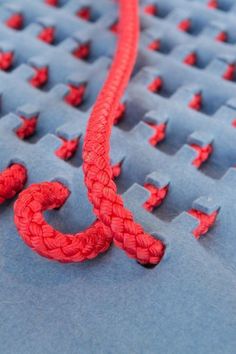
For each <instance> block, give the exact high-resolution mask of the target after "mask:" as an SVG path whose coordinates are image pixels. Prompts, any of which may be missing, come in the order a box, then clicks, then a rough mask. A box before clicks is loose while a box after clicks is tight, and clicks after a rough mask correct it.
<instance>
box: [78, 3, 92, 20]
mask: <svg viewBox="0 0 236 354" xmlns="http://www.w3.org/2000/svg"><path fill="white" fill-rule="evenodd" d="M76 16H78V17H80V18H82V19H83V20H85V21H89V20H90V19H91V11H90V8H89V7H87V6H86V7H82V8H81V9H80V10H79V11H77V12H76Z"/></svg>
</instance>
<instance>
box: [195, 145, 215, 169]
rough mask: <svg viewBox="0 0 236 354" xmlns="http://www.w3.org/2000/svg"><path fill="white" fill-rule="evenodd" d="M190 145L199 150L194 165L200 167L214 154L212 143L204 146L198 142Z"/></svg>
mask: <svg viewBox="0 0 236 354" xmlns="http://www.w3.org/2000/svg"><path fill="white" fill-rule="evenodd" d="M190 146H191V147H192V148H193V149H194V150H196V151H197V157H196V158H195V159H194V161H193V165H194V166H195V167H197V168H199V167H200V166H201V165H202V164H203V162H205V161H206V160H207V159H208V158H209V157H210V155H211V154H212V152H213V148H212V145H211V144H208V145H206V146H203V147H202V146H199V145H196V144H191V145H190Z"/></svg>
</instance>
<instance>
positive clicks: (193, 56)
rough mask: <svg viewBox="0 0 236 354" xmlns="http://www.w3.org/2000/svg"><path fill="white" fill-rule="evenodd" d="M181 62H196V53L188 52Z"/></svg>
mask: <svg viewBox="0 0 236 354" xmlns="http://www.w3.org/2000/svg"><path fill="white" fill-rule="evenodd" d="M183 63H185V64H187V65H191V66H193V65H195V64H196V63H197V55H196V53H190V54H188V55H187V56H186V57H185V58H184V60H183Z"/></svg>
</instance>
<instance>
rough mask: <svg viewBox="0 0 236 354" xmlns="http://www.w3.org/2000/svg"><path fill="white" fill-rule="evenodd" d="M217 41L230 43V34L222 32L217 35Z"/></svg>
mask: <svg viewBox="0 0 236 354" xmlns="http://www.w3.org/2000/svg"><path fill="white" fill-rule="evenodd" d="M215 39H216V40H217V41H219V42H227V41H228V34H227V33H226V32H220V33H218V34H217V36H216V37H215Z"/></svg>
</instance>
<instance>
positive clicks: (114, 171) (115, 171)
mask: <svg viewBox="0 0 236 354" xmlns="http://www.w3.org/2000/svg"><path fill="white" fill-rule="evenodd" d="M121 167H122V163H121V162H119V163H117V164H115V165H113V166H111V170H112V177H113V179H115V178H117V177H119V176H120V174H121Z"/></svg>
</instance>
